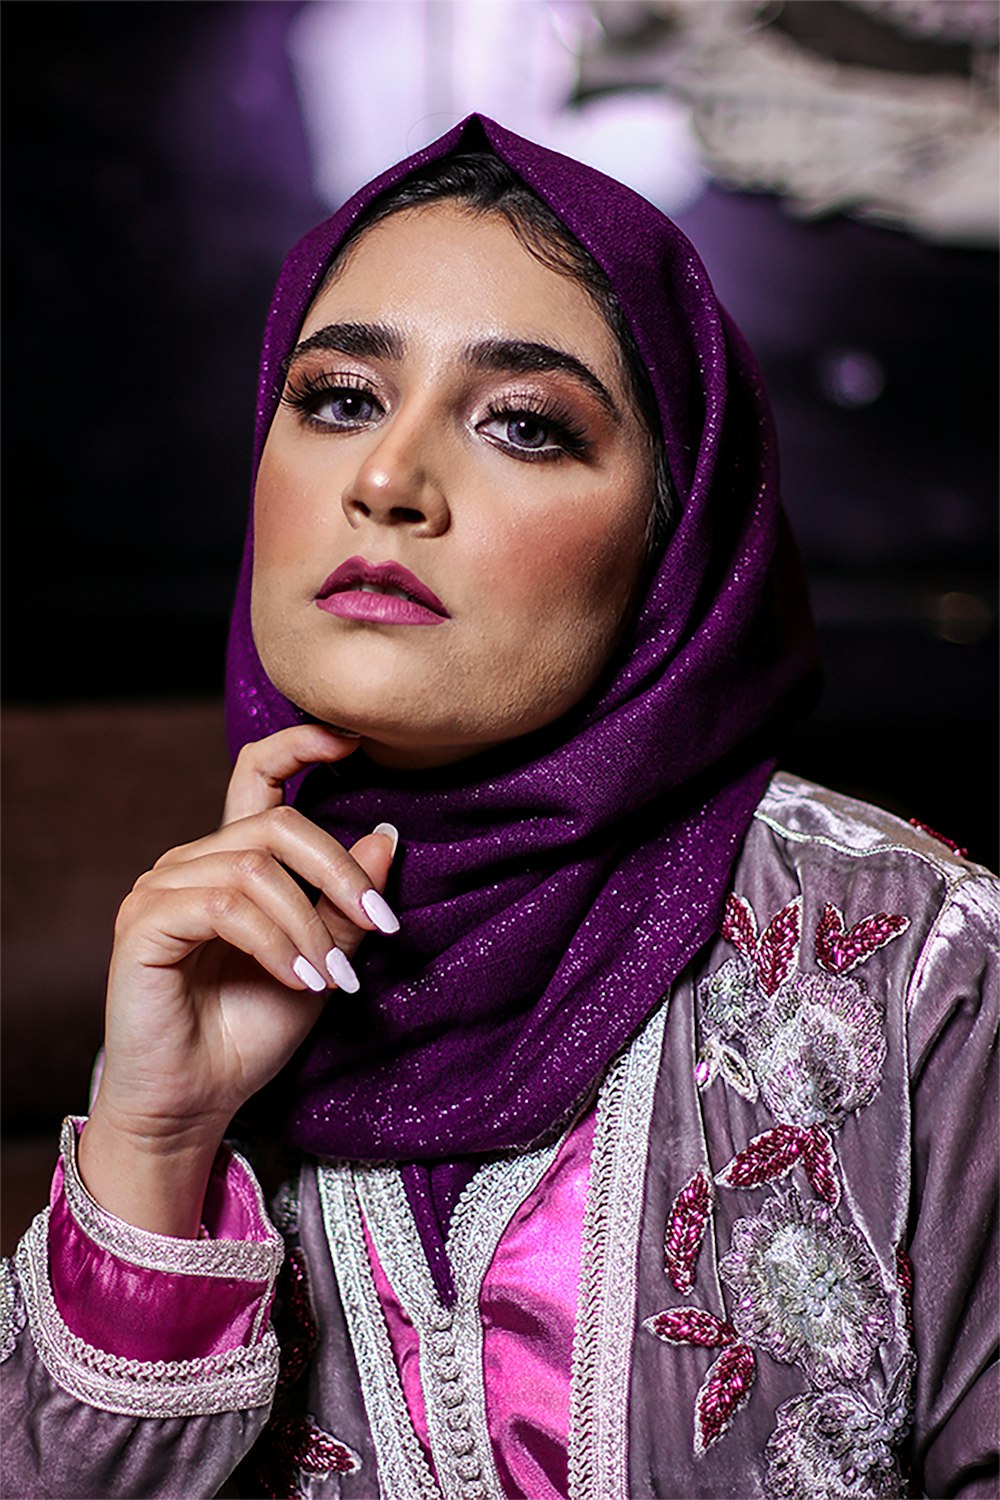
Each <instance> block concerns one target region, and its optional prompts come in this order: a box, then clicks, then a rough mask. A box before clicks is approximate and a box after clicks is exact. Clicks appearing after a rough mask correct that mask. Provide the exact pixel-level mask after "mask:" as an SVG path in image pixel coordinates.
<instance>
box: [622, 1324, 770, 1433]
mask: <svg viewBox="0 0 1000 1500" xmlns="http://www.w3.org/2000/svg"><path fill="white" fill-rule="evenodd" d="M643 1327H645V1328H648V1329H649V1331H650V1333H654V1334H655V1335H656V1337H657V1338H660V1339H663V1341H664V1342H665V1343H667V1344H694V1345H695V1346H696V1347H697V1348H699V1349H720V1348H721V1350H722V1353H721V1354H720V1355H719V1357H718V1359H716V1360H714V1361H713V1362H712V1364H711V1365H710V1366H709V1368H708V1371H707V1373H706V1375H705V1378H704V1380H703V1381H702V1383H701V1385H700V1386H699V1388H698V1394H697V1396H696V1397H695V1402H694V1451H695V1454H696V1456H699V1457H700V1455H701V1454H702V1453H704V1452H706V1451H707V1449H709V1448H711V1446H712V1444H713V1443H717V1442H718V1441H719V1438H720V1437H722V1435H723V1433H725V1432H727V1431H728V1430H729V1427H730V1425H731V1423H732V1420H733V1418H734V1417H735V1416H736V1414H737V1412H739V1411H741V1410H742V1409H743V1407H744V1406H746V1404H747V1402H748V1401H749V1399H750V1392H751V1391H752V1389H753V1383H754V1380H755V1378H756V1375H757V1361H756V1358H755V1356H754V1352H753V1350H752V1349H751V1348H749V1346H748V1345H747V1344H743V1343H740V1341H739V1339H738V1338H737V1335H736V1329H735V1328H734V1327H733V1325H732V1324H731V1323H727V1322H726V1321H725V1320H724V1319H722V1318H717V1317H716V1316H715V1314H714V1313H710V1312H706V1311H705V1309H704V1308H702V1307H673V1308H668V1309H667V1311H666V1312H661V1313H657V1314H656V1315H655V1317H652V1318H647V1319H646V1321H645V1323H644V1324H643Z"/></svg>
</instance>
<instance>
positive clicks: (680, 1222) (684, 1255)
mask: <svg viewBox="0 0 1000 1500" xmlns="http://www.w3.org/2000/svg"><path fill="white" fill-rule="evenodd" d="M713 1198H714V1192H713V1189H712V1182H711V1178H710V1177H709V1175H708V1173H707V1172H704V1171H697V1172H696V1173H695V1174H694V1176H693V1177H692V1178H691V1179H690V1181H689V1182H686V1183H685V1184H684V1186H683V1187H682V1188H681V1190H680V1192H679V1193H678V1194H677V1197H676V1198H675V1199H674V1201H673V1205H672V1207H671V1209H670V1215H669V1217H668V1219H667V1233H666V1236H665V1239H664V1245H663V1263H664V1269H665V1270H666V1273H667V1275H668V1276H669V1277H670V1280H671V1281H672V1282H673V1284H674V1286H675V1287H676V1288H677V1290H678V1291H679V1292H682V1293H685V1294H686V1293H687V1292H689V1291H690V1290H691V1288H692V1287H693V1286H694V1275H695V1266H696V1265H697V1261H698V1254H699V1252H700V1250H701V1244H702V1240H703V1239H704V1238H705V1230H706V1228H707V1227H708V1221H709V1218H710V1217H711V1213H712V1200H713Z"/></svg>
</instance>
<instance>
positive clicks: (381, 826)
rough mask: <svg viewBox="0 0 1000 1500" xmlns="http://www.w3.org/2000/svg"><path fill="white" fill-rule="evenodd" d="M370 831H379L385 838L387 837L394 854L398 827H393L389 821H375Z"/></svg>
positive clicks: (397, 838) (397, 840)
mask: <svg viewBox="0 0 1000 1500" xmlns="http://www.w3.org/2000/svg"><path fill="white" fill-rule="evenodd" d="M372 833H381V834H382V835H383V836H384V837H385V838H387V839H388V840H389V842H390V844H391V845H392V852H393V854H395V852H396V845H397V844H398V843H399V829H398V828H394V827H393V825H392V824H391V823H376V824H375V827H374V828H373V829H372Z"/></svg>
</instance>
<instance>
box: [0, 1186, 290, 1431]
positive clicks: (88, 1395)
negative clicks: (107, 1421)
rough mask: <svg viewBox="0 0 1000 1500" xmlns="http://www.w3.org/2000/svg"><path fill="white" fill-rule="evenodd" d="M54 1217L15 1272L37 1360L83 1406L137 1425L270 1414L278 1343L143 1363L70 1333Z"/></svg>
mask: <svg viewBox="0 0 1000 1500" xmlns="http://www.w3.org/2000/svg"><path fill="white" fill-rule="evenodd" d="M48 1223H49V1210H48V1209H45V1210H44V1212H43V1213H40V1214H39V1215H38V1216H37V1218H36V1219H35V1220H34V1222H33V1223H32V1225H31V1227H30V1228H29V1230H28V1232H27V1234H26V1235H25V1236H24V1238H23V1239H22V1241H21V1243H20V1245H19V1246H18V1248H17V1272H18V1275H19V1277H20V1281H21V1286H22V1288H23V1291H24V1299H25V1302H26V1304H27V1312H28V1323H29V1325H30V1327H31V1333H32V1337H33V1339H34V1343H35V1348H36V1349H37V1351H38V1355H39V1358H40V1359H41V1361H42V1364H43V1365H44V1366H45V1368H46V1370H47V1371H48V1373H49V1374H50V1375H51V1377H52V1379H53V1380H54V1381H55V1382H56V1384H57V1385H59V1386H61V1387H62V1388H63V1390H65V1391H68V1392H69V1394H70V1395H71V1396H74V1397H75V1398H76V1399H77V1400H78V1401H84V1402H86V1403H87V1405H88V1406H95V1407H97V1408H99V1409H100V1410H103V1411H110V1412H118V1413H120V1414H122V1415H124V1416H131V1417H192V1416H207V1415H209V1414H211V1413H214V1412H227V1411H242V1410H247V1409H249V1408H251V1407H255V1406H266V1405H267V1404H268V1403H269V1402H270V1401H271V1399H272V1397H273V1395H274V1387H275V1384H276V1382H277V1379H278V1341H277V1339H276V1338H275V1336H274V1333H273V1331H272V1330H271V1329H268V1331H267V1333H266V1334H265V1335H264V1337H263V1339H262V1340H261V1342H260V1343H259V1344H256V1345H253V1346H252V1347H251V1348H237V1349H230V1350H227V1351H225V1352H224V1353H222V1354H213V1355H209V1356H208V1357H207V1358H205V1359H190V1360H170V1361H166V1360H156V1361H149V1360H138V1359H126V1358H125V1357H124V1356H122V1355H116V1354H108V1353H107V1352H106V1351H105V1350H103V1349H96V1348H95V1347H94V1346H93V1345H92V1344H88V1343H86V1342H85V1341H84V1340H83V1339H81V1338H78V1337H77V1335H76V1334H74V1333H71V1332H70V1330H69V1328H68V1327H67V1326H66V1324H65V1323H64V1322H63V1319H62V1316H61V1314H60V1312H59V1309H58V1308H57V1307H56V1303H55V1299H54V1297H53V1296H52V1289H51V1286H50V1285H49V1266H48Z"/></svg>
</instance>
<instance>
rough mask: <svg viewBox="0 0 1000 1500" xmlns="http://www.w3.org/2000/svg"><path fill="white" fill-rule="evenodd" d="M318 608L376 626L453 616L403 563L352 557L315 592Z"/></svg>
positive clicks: (433, 622) (422, 622)
mask: <svg viewBox="0 0 1000 1500" xmlns="http://www.w3.org/2000/svg"><path fill="white" fill-rule="evenodd" d="M316 605H317V608H319V609H322V610H324V611H325V612H326V613H327V614H331V615H338V616H339V617H340V618H341V619H346V620H363V621H368V622H369V623H371V624H377V625H440V624H442V623H443V622H444V621H445V620H447V619H449V618H450V616H449V614H448V611H447V610H446V609H445V607H444V605H443V604H442V603H441V600H440V599H439V598H438V597H437V595H436V594H435V593H432V591H431V590H430V589H429V588H428V587H427V585H426V584H424V583H421V581H420V579H419V578H417V577H416V576H415V574H413V573H411V572H410V570H409V568H404V567H403V566H402V564H401V563H395V562H388V563H370V562H368V561H366V559H365V558H363V557H349V558H348V559H347V561H346V562H343V563H341V565H340V567H339V568H337V569H335V571H334V572H332V573H331V574H330V576H329V578H328V579H327V580H326V582H325V583H324V584H323V586H322V587H321V588H320V590H319V592H318V594H317V595H316Z"/></svg>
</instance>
